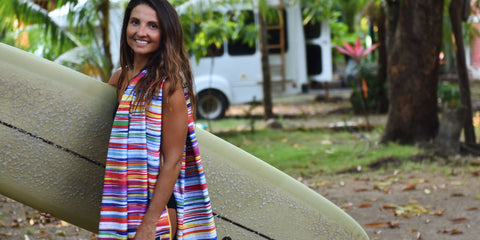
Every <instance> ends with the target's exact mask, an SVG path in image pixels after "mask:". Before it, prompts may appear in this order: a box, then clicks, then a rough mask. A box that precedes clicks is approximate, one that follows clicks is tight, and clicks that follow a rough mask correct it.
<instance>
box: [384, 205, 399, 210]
mask: <svg viewBox="0 0 480 240" xmlns="http://www.w3.org/2000/svg"><path fill="white" fill-rule="evenodd" d="M382 208H383V209H396V208H397V206H395V205H388V204H385V205H383V206H382Z"/></svg>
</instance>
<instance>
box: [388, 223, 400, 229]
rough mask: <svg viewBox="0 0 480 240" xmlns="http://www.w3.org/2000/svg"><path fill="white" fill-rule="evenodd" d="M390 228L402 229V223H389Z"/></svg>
mask: <svg viewBox="0 0 480 240" xmlns="http://www.w3.org/2000/svg"><path fill="white" fill-rule="evenodd" d="M387 224H388V227H389V228H398V227H400V223H399V222H388V223H387Z"/></svg>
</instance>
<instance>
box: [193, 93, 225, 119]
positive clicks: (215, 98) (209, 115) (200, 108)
mask: <svg viewBox="0 0 480 240" xmlns="http://www.w3.org/2000/svg"><path fill="white" fill-rule="evenodd" d="M227 108H228V102H227V99H226V98H225V96H224V95H223V94H222V93H221V92H219V91H216V90H205V91H202V92H200V93H199V94H198V100H197V116H198V118H203V119H210V120H213V119H220V118H223V117H224V116H225V111H226V110H227Z"/></svg>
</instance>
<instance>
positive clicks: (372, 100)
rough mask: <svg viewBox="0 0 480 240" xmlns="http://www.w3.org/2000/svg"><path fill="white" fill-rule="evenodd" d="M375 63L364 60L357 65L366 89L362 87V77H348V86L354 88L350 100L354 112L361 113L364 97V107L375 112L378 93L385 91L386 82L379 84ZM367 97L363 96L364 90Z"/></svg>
mask: <svg viewBox="0 0 480 240" xmlns="http://www.w3.org/2000/svg"><path fill="white" fill-rule="evenodd" d="M377 69H378V68H377V65H376V64H374V63H369V62H364V63H362V64H360V66H359V76H360V77H361V78H362V79H363V80H365V83H366V87H367V89H363V88H362V83H361V81H362V79H360V80H359V79H349V81H350V86H352V88H353V89H354V90H355V91H354V92H353V93H352V96H351V98H350V102H351V103H352V108H353V111H354V112H355V113H356V114H360V113H363V109H362V103H361V101H362V98H364V99H365V108H366V111H368V112H375V110H376V109H377V100H378V99H379V94H380V93H382V92H387V88H388V87H387V84H384V85H382V84H379V81H378V76H377ZM365 90H366V95H367V97H366V98H365V92H364V91H365Z"/></svg>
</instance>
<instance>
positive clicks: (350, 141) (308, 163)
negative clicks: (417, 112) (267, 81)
mask: <svg viewBox="0 0 480 240" xmlns="http://www.w3.org/2000/svg"><path fill="white" fill-rule="evenodd" d="M382 132H383V129H381V128H377V129H374V130H373V131H371V132H368V133H366V132H348V131H333V130H309V131H281V130H268V129H261V130H258V131H257V132H256V133H255V134H252V133H250V132H227V133H218V134H217V135H218V136H219V137H221V138H223V139H225V140H226V141H228V142H230V143H232V144H234V145H236V146H238V147H240V148H242V149H243V150H245V151H247V152H249V153H251V154H252V155H254V156H256V157H258V158H260V159H262V160H264V161H265V162H267V163H269V164H271V165H273V166H274V167H276V168H278V169H280V170H282V171H284V172H285V173H287V174H290V175H294V176H307V175H308V176H312V175H316V174H320V173H336V172H339V171H342V170H345V169H350V168H356V167H357V166H361V167H362V168H365V167H366V166H368V165H369V164H372V163H374V162H376V161H377V160H378V159H381V158H385V157H392V158H396V159H400V160H401V161H403V160H406V159H408V157H410V156H411V155H414V154H417V153H419V152H421V151H422V150H421V149H419V148H417V147H414V146H406V145H398V144H394V143H390V144H388V145H383V144H378V141H379V139H380V136H381V133H382Z"/></svg>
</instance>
